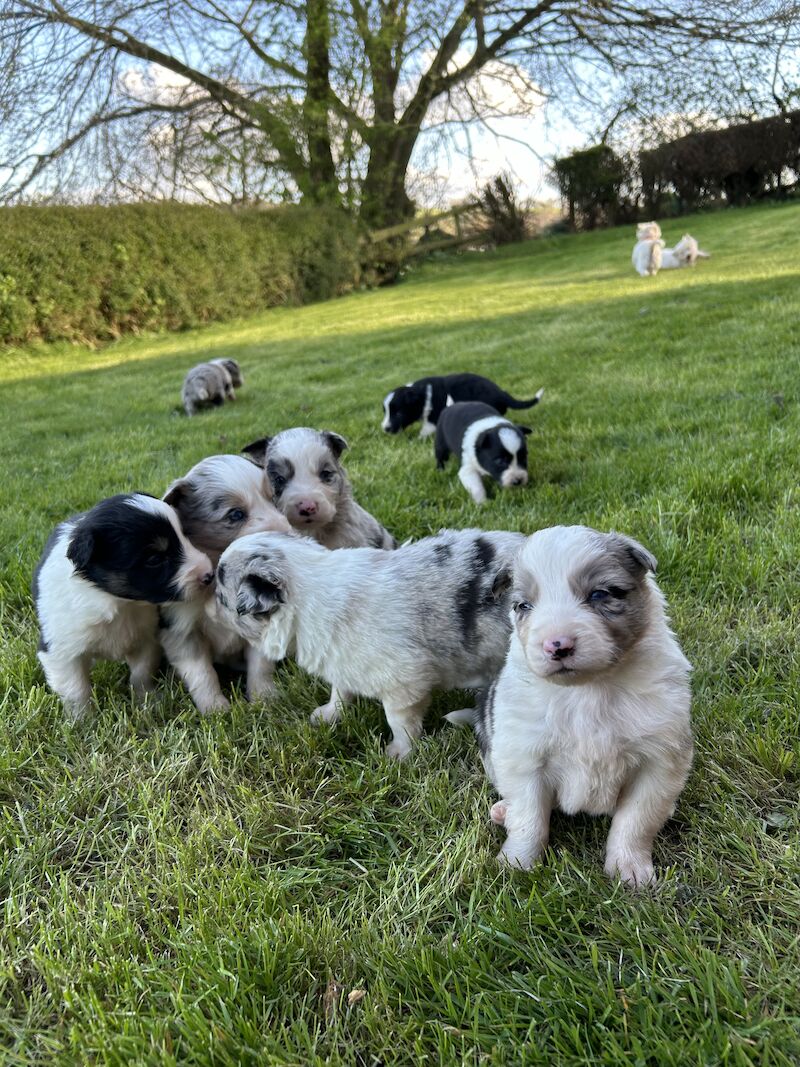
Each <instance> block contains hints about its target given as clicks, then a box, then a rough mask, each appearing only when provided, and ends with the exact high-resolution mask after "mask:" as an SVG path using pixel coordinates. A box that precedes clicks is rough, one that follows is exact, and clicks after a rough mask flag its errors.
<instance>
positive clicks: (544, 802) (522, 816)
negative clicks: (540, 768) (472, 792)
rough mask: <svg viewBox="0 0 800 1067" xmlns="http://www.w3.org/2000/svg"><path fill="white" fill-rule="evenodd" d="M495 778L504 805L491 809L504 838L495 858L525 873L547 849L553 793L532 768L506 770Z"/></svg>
mask: <svg viewBox="0 0 800 1067" xmlns="http://www.w3.org/2000/svg"><path fill="white" fill-rule="evenodd" d="M498 778H499V779H500V780H501V782H502V784H500V783H498V788H499V789H500V793H501V795H502V797H503V802H502V805H495V807H494V808H493V809H492V810H493V811H495V809H498V810H497V815H502V818H503V821H504V823H505V828H506V834H507V837H506V840H505V843H504V844H503V847H502V848H501V849H500V851H499V852H498V854H497V858H498V860H499V861H500V863H506V864H508V866H509V867H521V868H522V869H523V870H525V871H527V870H530V868H531V867H533V865H534V864H535V863H536V861H537V860H538V859H539V857H540V856H541V854H542V852H544V850H545V849H546V848H547V840H548V837H549V836H550V813H551V811H552V809H553V790H552V789H551V788H550V786H549V785H548V784H547V782H546V781H545V779H544V777H543V776H542V775H541V774H537V773H536V771H535V770H534V769H533V768H526V769H524V770H522V771H520V770H512V771H510V772H509V771H508V770H505V771H504V773H501V774H499V775H498Z"/></svg>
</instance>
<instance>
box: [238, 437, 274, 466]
mask: <svg viewBox="0 0 800 1067" xmlns="http://www.w3.org/2000/svg"><path fill="white" fill-rule="evenodd" d="M271 440H272V438H271V437H259V439H258V440H257V441H251V442H250V444H249V445H245V446H244V448H243V449H242V452H243V454H244V455H245V456H247V458H248V459H249V460H250V462H251V463H255V465H256V466H257V467H264V466H266V457H267V448H268V447H269V443H270V441H271Z"/></svg>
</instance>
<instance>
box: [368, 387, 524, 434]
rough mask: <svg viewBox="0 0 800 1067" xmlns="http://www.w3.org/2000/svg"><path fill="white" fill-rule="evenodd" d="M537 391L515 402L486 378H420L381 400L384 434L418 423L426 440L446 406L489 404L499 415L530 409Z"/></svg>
mask: <svg viewBox="0 0 800 1067" xmlns="http://www.w3.org/2000/svg"><path fill="white" fill-rule="evenodd" d="M543 392H544V389H540V390H539V392H538V393H537V394H536V396H534V397H532V398H531V399H530V400H517V399H516V398H515V397H513V396H512V395H511V394H510V393H507V392H506V391H505V389H501V388H500V386H499V385H496V384H495V383H494V382H493V381H492V380H491V379H490V378H484V377H483V376H482V375H481V374H444V375H435V376H434V377H431V378H420V379H418V380H417V381H416V382H409V383H408V385H401V386H398V387H397V388H396V389H393V390H392V391H391V393H387V394H386V396H385V397H384V398H383V422H382V423H381V429H382V430H384V431H385V432H386V433H400V431H401V430H404V429H405V428H406V426H411V424H412V423H414V422H417V421H418V420H422V427H421V428H420V431H419V435H420V437H429V436H430V435H431V434H432V433H433V432H434V431H435V430H436V425H437V423H438V421H439V417H440V415H441V414H442V412H443V411H444V410H445V408H446V407H447V405H448V404H457V403H463V402H466V401H470V400H476V401H480V403H482V404H490V405H491V407H493V408H494V409H495V411H496V412H498V413H499V414H500V415H505V413H506V411H508V409H509V408H515V409H518V408H532V407H533V406H534V405H535V404H538V403H539V401H540V400H541V399H542V393H543Z"/></svg>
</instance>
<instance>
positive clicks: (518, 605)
mask: <svg viewBox="0 0 800 1067" xmlns="http://www.w3.org/2000/svg"><path fill="white" fill-rule="evenodd" d="M513 607H514V611H516V613H517V615H525V614H526V613H527V612H529V611H532V610H533V604H531V602H530V600H515V601H514V605H513Z"/></svg>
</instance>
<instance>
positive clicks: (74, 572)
mask: <svg viewBox="0 0 800 1067" xmlns="http://www.w3.org/2000/svg"><path fill="white" fill-rule="evenodd" d="M213 577H214V571H213V568H212V566H211V562H210V560H209V559H208V556H206V555H205V554H204V553H203V552H199V551H198V550H197V549H196V548H195V547H194V546H193V545H191V544H190V543H189V541H188V540H187V538H186V535H185V534H184V532H183V530H182V529H181V524H180V521H179V519H178V516H177V514H176V513H175V511H173V509H172V508H171V507H169V505H168V504H165V503H163V501H161V500H157V499H156V498H155V497H151V496H148V495H147V494H145V493H127V494H121V495H119V496H113V497H110V498H109V499H108V500H103V501H101V502H100V503H99V504H97V505H95V507H93V508H92V509H91V510H90V511H87V512H84V513H82V514H80V515H75V516H73V517H72V518H71V519H67V520H66V522H62V523H61V524H60V525H59V526H57V527H56V529H55V530H54V531H53V533H52V534H51V536H50V539H49V540H48V542H47V545H46V546H45V549H44V553H43V555H42V558H41V559H40V560H39V563H38V565H37V567H36V571H35V573H34V576H33V599H34V602H35V604H36V612H37V614H38V616H39V626H40V630H41V636H40V641H39V652H38V656H39V660H40V662H41V664H42V667H43V668H44V673H45V677H46V678H47V682H48V685H49V686H50V688H51V689H53V690H54V691H55V692H56V693H57V694H58V695H59V697H60V698H61V700H62V703H63V704H64V708H65V710H66V712H67V714H68V715H69V716H70V717H71V718H73V719H77V718H79V717H80V716H81V715H83V714H84V712H85V711H86V710H87V709H88V707H89V704H90V703H91V696H92V690H91V681H90V677H89V672H90V670H91V666H92V663H93V662H94V661H95V660H98V659H112V660H125V661H127V663H128V665H129V667H130V671H131V684H132V686H133V688H134V691H135V692H136V693H137V695H141V694H142V693H144V692H146V691H147V690H148V689H150V688H151V686H152V679H153V673H154V671H155V669H156V667H157V666H158V663H159V660H160V658H161V648H160V646H159V643H158V612H157V608H156V607H155V605H156V604H166V603H169V602H171V601H186V602H189V601H191V600H193V599H194V598H196V597H199V596H201V593H202V591H203V590H205V589H207V588H208V586H209V585H210V583H211V581H212V580H213Z"/></svg>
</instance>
